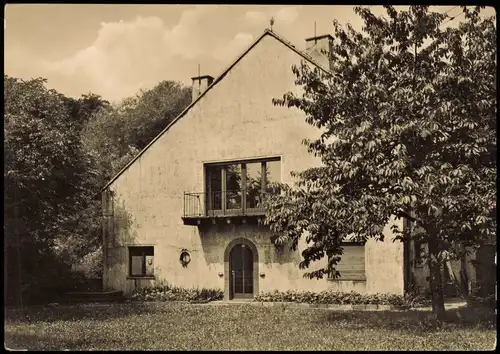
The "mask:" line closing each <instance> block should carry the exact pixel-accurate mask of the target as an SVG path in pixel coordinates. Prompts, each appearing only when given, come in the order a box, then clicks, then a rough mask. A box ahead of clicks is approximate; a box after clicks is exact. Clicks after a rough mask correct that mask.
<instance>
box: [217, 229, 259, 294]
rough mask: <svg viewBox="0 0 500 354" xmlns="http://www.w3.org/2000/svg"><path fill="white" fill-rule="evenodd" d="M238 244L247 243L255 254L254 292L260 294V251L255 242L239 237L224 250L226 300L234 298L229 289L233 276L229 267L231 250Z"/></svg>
mask: <svg viewBox="0 0 500 354" xmlns="http://www.w3.org/2000/svg"><path fill="white" fill-rule="evenodd" d="M236 245H245V246H247V247H249V248H250V250H251V251H252V255H253V294H254V296H255V294H259V252H258V250H257V247H256V246H255V244H254V243H253V242H252V241H250V240H249V239H247V238H244V237H239V238H236V239H234V240H232V241H231V242H229V244H228V245H227V246H226V249H225V250H224V301H229V300H232V299H230V298H229V297H230V289H229V284H230V282H229V277H230V276H231V273H230V269H229V255H230V253H231V250H232V249H233V247H234V246H236Z"/></svg>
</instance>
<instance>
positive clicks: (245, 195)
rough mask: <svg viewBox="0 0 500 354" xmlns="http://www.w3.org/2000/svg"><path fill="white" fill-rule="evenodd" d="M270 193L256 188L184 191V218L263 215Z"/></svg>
mask: <svg viewBox="0 0 500 354" xmlns="http://www.w3.org/2000/svg"><path fill="white" fill-rule="evenodd" d="M269 194H270V193H268V192H262V191H260V190H259V191H256V190H251V191H250V190H247V191H245V190H238V191H223V192H222V191H219V192H202V193H187V192H186V193H184V213H183V216H184V217H185V218H196V217H217V216H237V215H264V214H265V208H264V206H263V202H264V200H265V198H266V196H267V195H269Z"/></svg>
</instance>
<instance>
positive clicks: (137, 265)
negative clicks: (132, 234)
mask: <svg viewBox="0 0 500 354" xmlns="http://www.w3.org/2000/svg"><path fill="white" fill-rule="evenodd" d="M128 254H129V275H130V276H131V277H152V276H154V247H153V246H131V247H129V248H128Z"/></svg>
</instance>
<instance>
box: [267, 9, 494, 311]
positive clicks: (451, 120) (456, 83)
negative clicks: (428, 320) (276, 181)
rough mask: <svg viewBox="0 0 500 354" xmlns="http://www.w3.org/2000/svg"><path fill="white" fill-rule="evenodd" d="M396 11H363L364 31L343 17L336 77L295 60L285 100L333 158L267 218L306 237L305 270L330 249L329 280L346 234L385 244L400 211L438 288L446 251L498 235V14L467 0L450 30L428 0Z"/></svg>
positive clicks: (326, 157)
mask: <svg viewBox="0 0 500 354" xmlns="http://www.w3.org/2000/svg"><path fill="white" fill-rule="evenodd" d="M385 9H386V12H387V16H385V17H377V16H375V15H374V14H372V13H371V12H370V10H368V9H366V8H361V7H356V9H355V12H356V13H357V14H358V15H359V16H361V18H362V19H363V21H364V28H363V32H357V31H356V30H354V29H353V28H352V27H351V26H349V25H347V28H343V27H342V26H340V24H339V23H338V22H334V32H335V33H334V41H335V42H334V45H333V49H332V52H331V62H332V68H331V73H330V74H325V73H323V72H322V71H320V70H318V69H317V68H311V66H308V65H307V64H306V63H302V65H301V66H299V67H293V68H292V70H293V72H294V73H295V75H296V78H297V79H296V84H297V85H299V86H300V87H301V88H302V89H303V93H301V94H292V93H286V94H285V95H284V96H283V97H282V98H281V99H275V100H273V102H274V103H275V104H277V105H281V106H285V107H294V108H298V109H299V110H301V111H303V112H304V113H305V116H306V121H307V123H309V124H311V125H313V126H315V127H317V128H319V131H320V132H321V136H320V137H319V138H318V139H316V140H307V141H304V143H305V145H306V146H307V147H308V149H309V151H310V152H311V153H313V154H315V155H316V156H318V157H319V158H321V161H322V163H323V164H322V167H319V168H311V169H308V170H305V171H300V172H295V173H294V174H293V175H294V177H295V178H296V181H297V184H296V185H295V186H286V185H283V186H281V188H282V190H283V193H282V194H281V195H279V196H276V197H273V198H270V200H269V210H268V215H267V218H266V223H268V224H269V225H270V226H271V230H272V231H273V232H274V236H273V241H274V242H275V243H278V244H280V243H281V244H283V243H285V242H291V244H292V247H293V248H296V247H297V244H298V239H299V238H300V237H302V236H303V235H306V236H305V237H306V241H307V242H308V247H307V248H306V249H305V250H304V251H303V252H302V256H303V258H304V259H303V261H302V262H301V263H300V266H301V268H307V267H309V265H310V264H311V262H312V261H314V260H317V259H321V258H322V257H324V256H325V255H326V256H327V257H329V262H328V264H327V266H326V267H324V268H321V269H315V270H313V271H310V272H308V273H307V276H310V277H322V276H323V275H324V274H326V273H328V272H331V271H333V272H335V265H336V264H337V262H338V261H339V260H340V257H339V256H340V255H341V254H342V247H341V241H342V239H343V238H344V237H345V236H346V235H352V236H353V237H354V238H355V239H357V240H360V241H362V240H367V239H369V238H374V239H378V240H384V234H383V233H382V230H383V228H384V226H385V225H387V224H388V222H389V220H390V219H391V217H396V218H407V219H408V220H410V221H411V222H412V223H413V226H414V227H413V230H414V232H413V233H411V234H410V232H409V231H408V229H405V230H403V229H402V228H400V227H399V226H397V225H395V226H394V227H393V229H392V231H393V233H394V236H395V239H397V240H407V239H409V238H412V239H417V240H421V241H424V242H425V243H427V244H428V245H429V252H430V255H431V257H430V260H431V261H432V262H431V263H430V265H431V288H432V289H433V290H435V286H438V285H439V284H438V283H439V282H440V278H439V279H438V278H437V277H439V268H437V267H438V265H439V263H440V262H441V261H442V257H441V255H442V254H443V253H444V252H445V251H446V252H449V254H451V256H452V257H459V256H460V253H461V251H460V250H461V248H459V247H456V245H457V244H459V243H460V244H464V243H466V244H470V245H474V246H477V245H479V244H481V243H483V242H485V241H487V240H489V239H492V238H493V237H494V235H495V229H496V198H495V195H496V184H495V182H496V137H495V133H496V130H495V128H496V81H495V75H496V32H495V25H494V19H493V18H482V17H481V16H480V9H479V8H476V9H475V10H473V11H470V10H469V9H467V8H465V7H463V11H464V20H463V22H461V23H460V24H459V25H458V27H457V28H443V26H442V25H443V22H444V21H445V19H446V18H447V17H448V16H447V15H446V14H441V13H436V12H430V11H429V10H428V6H411V7H410V8H409V10H408V11H399V12H398V11H396V10H395V9H394V8H393V7H392V6H385ZM390 241H392V240H390ZM337 275H338V274H337ZM441 294H442V292H441ZM443 311H444V307H443Z"/></svg>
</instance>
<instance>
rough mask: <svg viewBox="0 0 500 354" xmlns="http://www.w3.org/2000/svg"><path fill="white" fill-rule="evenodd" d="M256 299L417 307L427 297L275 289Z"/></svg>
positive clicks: (262, 300)
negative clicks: (282, 290)
mask: <svg viewBox="0 0 500 354" xmlns="http://www.w3.org/2000/svg"><path fill="white" fill-rule="evenodd" d="M254 301H259V302H298V303H309V304H329V305H368V304H370V305H393V306H401V307H417V306H419V305H425V301H426V299H425V298H420V299H419V298H415V297H408V296H401V295H393V294H359V293H356V292H354V291H352V292H350V293H342V292H336V291H322V292H319V293H315V292H311V291H294V290H288V291H284V292H281V291H277V290H276V291H274V292H268V293H261V294H260V295H258V296H256V297H255V299H254Z"/></svg>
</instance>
